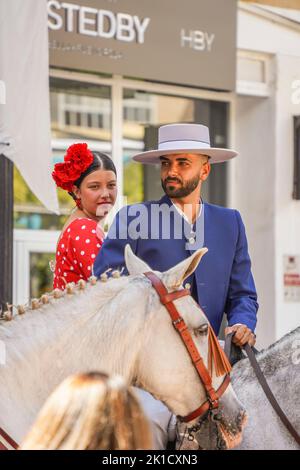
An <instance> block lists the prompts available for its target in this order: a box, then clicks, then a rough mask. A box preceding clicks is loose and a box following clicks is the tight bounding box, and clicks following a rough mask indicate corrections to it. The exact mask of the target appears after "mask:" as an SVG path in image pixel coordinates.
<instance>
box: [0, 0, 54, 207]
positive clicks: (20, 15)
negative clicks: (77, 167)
mask: <svg viewBox="0 0 300 470" xmlns="http://www.w3.org/2000/svg"><path fill="white" fill-rule="evenodd" d="M47 21H48V18H47V3H46V1H38V2H37V1H36V0H1V1H0V155H1V154H4V155H5V156H6V157H8V158H10V159H11V160H12V161H13V162H14V163H15V165H16V166H17V167H18V169H19V170H20V172H21V174H22V176H23V177H24V179H25V180H26V182H27V184H28V186H29V187H30V189H31V190H32V191H33V192H34V194H35V195H36V196H37V197H38V199H39V200H40V201H41V202H42V204H43V205H44V206H45V207H47V208H48V209H49V210H51V211H53V212H56V213H58V212H59V207H58V201H57V195H56V187H55V184H54V182H53V180H52V177H51V171H52V166H53V165H52V155H51V128H50V104H49V61H48V26H47Z"/></svg>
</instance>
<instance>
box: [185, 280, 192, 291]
mask: <svg viewBox="0 0 300 470" xmlns="http://www.w3.org/2000/svg"><path fill="white" fill-rule="evenodd" d="M191 287H192V286H191V284H190V283H189V282H187V283H186V284H185V286H184V288H185V289H190V288H191Z"/></svg>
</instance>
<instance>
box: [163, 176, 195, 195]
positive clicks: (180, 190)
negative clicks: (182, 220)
mask: <svg viewBox="0 0 300 470" xmlns="http://www.w3.org/2000/svg"><path fill="white" fill-rule="evenodd" d="M172 181H174V182H178V183H179V184H180V186H172V184H169V185H168V186H167V183H168V182H169V183H172ZM199 181H200V178H199V176H195V177H194V178H193V179H191V180H188V181H186V182H185V183H183V182H182V181H181V180H179V179H178V178H166V179H165V180H161V185H162V187H163V190H164V192H165V193H166V195H167V196H169V197H170V198H175V199H176V198H178V199H180V198H183V197H186V196H189V194H191V193H192V192H193V191H195V189H196V188H197V186H198V184H199Z"/></svg>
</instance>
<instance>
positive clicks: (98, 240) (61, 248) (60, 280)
mask: <svg viewBox="0 0 300 470" xmlns="http://www.w3.org/2000/svg"><path fill="white" fill-rule="evenodd" d="M102 244H103V233H102V231H101V229H99V227H97V222H95V221H94V220H91V219H85V218H81V219H76V220H73V222H71V223H70V224H69V225H68V227H67V228H66V229H65V230H64V232H63V233H62V234H61V236H60V239H59V242H58V245H57V251H56V263H55V274H54V281H53V287H54V288H58V289H62V290H64V289H65V286H66V284H68V283H69V282H75V283H77V282H78V281H79V280H80V279H84V280H87V279H88V278H89V277H90V276H92V274H93V271H92V267H93V264H94V261H95V258H96V256H97V254H98V252H99V250H100V248H101V246H102Z"/></svg>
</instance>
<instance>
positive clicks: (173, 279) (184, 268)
mask: <svg viewBox="0 0 300 470" xmlns="http://www.w3.org/2000/svg"><path fill="white" fill-rule="evenodd" d="M207 252H208V249H207V248H201V249H200V250H197V251H195V253H193V254H192V255H191V256H190V257H189V258H187V259H185V260H183V261H181V263H179V264H177V265H176V266H174V268H171V269H169V271H166V272H164V273H163V281H164V282H165V284H166V286H167V287H170V288H173V287H179V286H181V284H182V283H183V281H184V280H185V279H186V278H187V277H189V276H190V275H191V274H193V272H194V271H195V269H196V268H197V266H198V264H199V262H200V260H201V258H202V256H203V255H205V253H207Z"/></svg>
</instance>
